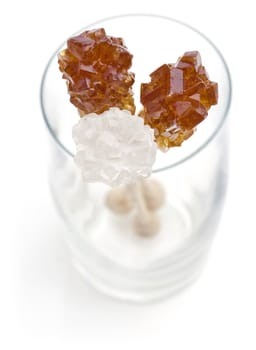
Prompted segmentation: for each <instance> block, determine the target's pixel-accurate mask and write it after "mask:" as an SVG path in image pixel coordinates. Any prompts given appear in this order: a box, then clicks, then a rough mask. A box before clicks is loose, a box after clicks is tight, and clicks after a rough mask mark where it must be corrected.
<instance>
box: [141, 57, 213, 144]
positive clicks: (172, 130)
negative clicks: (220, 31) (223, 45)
mask: <svg viewBox="0 0 256 350" xmlns="http://www.w3.org/2000/svg"><path fill="white" fill-rule="evenodd" d="M150 77H151V82H150V83H147V84H141V103H142V104H143V107H144V109H143V110H142V111H141V112H140V115H141V116H142V117H143V118H144V120H145V123H146V124H148V125H149V126H151V127H152V128H153V129H154V130H155V138H156V142H157V143H158V145H159V147H160V148H161V149H162V150H167V149H168V148H169V147H174V146H180V145H181V143H182V142H183V141H184V140H186V139H188V138H189V137H190V136H191V135H192V134H193V132H194V130H195V127H196V125H197V124H199V123H201V121H203V120H204V119H205V117H206V116H207V114H208V110H209V108H210V107H211V106H212V105H215V104H217V101H218V85H217V83H214V82H212V81H210V80H209V79H208V75H207V73H206V70H205V68H204V67H203V66H202V63H201V57H200V54H199V52H197V51H191V52H186V53H185V54H184V55H183V56H182V57H180V58H179V59H178V61H177V62H176V63H175V64H164V65H162V66H161V67H159V68H158V69H157V70H155V71H154V72H153V73H151V74H150Z"/></svg>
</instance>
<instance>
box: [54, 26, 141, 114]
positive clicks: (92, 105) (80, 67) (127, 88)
mask: <svg viewBox="0 0 256 350" xmlns="http://www.w3.org/2000/svg"><path fill="white" fill-rule="evenodd" d="M58 59H59V60H58V62H59V68H60V71H61V72H62V73H63V78H64V79H66V80H67V86H68V92H69V94H70V102H71V103H73V104H74V105H75V106H76V107H77V108H78V109H79V113H80V115H84V114H88V113H98V114H99V113H102V112H103V111H106V110H108V109H109V108H111V107H118V108H120V109H127V110H129V111H130V112H131V113H132V114H134V113H135V105H134V100H133V93H132V90H131V87H132V85H133V83H134V74H133V73H131V72H128V69H129V68H130V66H131V64H132V55H131V54H130V53H129V52H128V50H127V48H126V47H125V46H124V43H123V40H122V39H121V38H114V37H111V36H107V35H106V32H105V30H104V29H96V30H90V31H85V32H83V33H81V34H80V35H78V36H76V37H73V38H70V39H69V40H68V42H67V49H65V50H63V51H61V52H60V53H59V55H58Z"/></svg>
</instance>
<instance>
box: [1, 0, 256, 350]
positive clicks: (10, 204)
mask: <svg viewBox="0 0 256 350" xmlns="http://www.w3.org/2000/svg"><path fill="white" fill-rule="evenodd" d="M253 3H254V2H253V1H249V0H244V1H239V2H238V1H225V0H222V1H217V0H215V1H206V0H202V1H199V0H190V1H178V0H175V1H172V0H169V1H163V0H157V1H147V3H145V4H143V2H142V1H141V2H139V1H135V2H133V1H131V0H130V1H117V2H115V1H113V0H107V1H102V2H100V1H95V0H94V1H92V0H90V1H89V0H84V1H77V0H72V1H71V0H69V1H66V0H62V1H54V0H52V1H29V0H22V1H11V0H9V1H8V2H7V1H2V2H1V4H0V39H1V40H0V93H1V95H0V105H1V109H0V113H1V122H0V142H1V148H0V152H1V163H0V164H1V171H0V176H1V181H0V190H1V192H0V201H1V202H0V205H1V208H0V209H1V221H0V223H1V231H0V273H1V274H0V348H1V349H3V350H5V349H8V350H9V349H26V350H30V349H37V350H39V349H49V350H52V349H55V350H56V349H62V350H65V349H90V350H94V349H111V350H117V349H118V350H121V349H122V350H126V349H129V350H130V349H133V350H137V349H147V350H151V349H161V350H162V349H175V350H188V349H196V350H206V349H207V350H216V349H220V350H222V349H223V350H224V349H225V350H227V349H232V350H238V349H239V350H240V349H246V350H251V349H254V350H255V348H256V283H255V279H256V273H255V269H256V252H255V251H256V224H255V221H256V220H255V217H256V213H255V195H256V191H255V181H256V172H255V159H256V157H255V150H256V137H255V128H256V108H255V106H256V83H255V81H256V63H255V60H256V49H255V47H256V40H255V35H254V34H253V30H255V29H256V25H255V24H254V23H255V10H254V9H253ZM127 12H129V13H131V12H147V13H155V14H164V15H168V16H170V17H173V18H177V19H180V20H182V21H185V22H188V23H190V24H191V25H193V26H195V27H196V28H198V29H200V30H201V31H202V32H204V33H205V34H206V35H207V36H208V37H210V38H211V39H212V40H213V41H214V42H215V43H216V45H217V46H218V47H219V49H220V50H221V51H222V53H223V55H224V57H225V58H226V60H227V62H228V64H229V67H230V70H231V74H232V79H233V88H234V93H233V103H232V109H231V111H230V116H229V117H230V134H231V164H230V171H231V175H230V181H229V191H228V197H227V202H226V207H225V211H224V216H223V220H222V223H221V226H220V229H219V232H218V235H217V238H216V240H215V243H214V246H213V249H212V252H211V255H210V257H209V261H208V263H207V267H206V269H205V271H204V273H203V275H202V277H201V278H200V280H199V281H198V282H197V283H196V284H195V285H194V286H193V287H191V288H190V289H189V290H188V291H186V292H185V293H184V294H182V295H181V296H179V297H176V298H174V299H172V300H170V301H165V302H162V303H160V304H155V305H147V306H135V305H129V304H122V303H118V302H115V301H112V300H109V299H108V298H106V297H104V296H102V295H99V294H97V293H95V292H94V291H91V290H90V289H88V288H87V287H86V286H85V285H84V283H83V282H82V281H81V280H80V278H79V276H78V275H77V273H76V272H75V271H73V269H72V268H71V267H70V264H69V260H68V257H67V251H66V248H65V245H64V243H63V241H62V233H63V230H65V227H64V225H63V224H62V222H61V220H60V219H59V218H58V216H57V214H56V212H55V209H54V207H53V204H52V202H51V198H50V194H49V190H48V185H47V169H46V168H47V148H48V147H47V146H48V145H47V138H46V132H45V129H44V125H43V122H42V118H41V113H40V108H39V84H40V79H41V74H42V71H43V68H44V66H45V64H46V62H47V60H48V58H49V56H50V55H51V53H52V52H53V51H54V50H55V48H56V46H57V45H59V43H61V42H62V41H63V40H64V39H65V38H66V37H68V36H69V35H70V34H71V33H73V32H74V31H76V30H78V29H80V28H81V27H83V26H84V25H86V24H87V23H89V22H93V21H94V20H98V19H100V18H102V17H106V16H111V15H115V14H120V13H127Z"/></svg>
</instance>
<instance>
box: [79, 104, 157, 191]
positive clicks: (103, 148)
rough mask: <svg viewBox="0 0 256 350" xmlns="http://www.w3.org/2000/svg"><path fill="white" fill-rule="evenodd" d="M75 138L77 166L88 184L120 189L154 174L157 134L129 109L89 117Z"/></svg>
mask: <svg viewBox="0 0 256 350" xmlns="http://www.w3.org/2000/svg"><path fill="white" fill-rule="evenodd" d="M73 139H74V141H75V143H76V146H77V153H76V154H75V157H74V159H75V163H76V164H77V165H78V167H79V168H80V169H81V171H82V175H83V178H84V180H85V181H86V182H103V183H105V184H107V185H110V186H117V185H121V184H128V183H132V182H135V181H136V179H137V178H138V177H148V176H149V175H150V174H151V172H152V166H153V164H154V162H155V158H156V149H157V147H156V144H155V142H154V131H153V129H151V128H150V127H149V126H147V125H144V121H143V118H140V117H138V116H133V115H131V114H130V112H128V111H126V110H120V109H119V108H111V109H110V110H108V111H106V112H103V113H102V114H100V115H98V114H96V113H91V114H87V115H86V116H84V117H83V118H81V119H80V120H79V122H78V123H77V124H76V125H74V127H73Z"/></svg>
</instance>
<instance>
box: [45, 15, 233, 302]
mask: <svg viewBox="0 0 256 350" xmlns="http://www.w3.org/2000/svg"><path fill="white" fill-rule="evenodd" d="M100 27H103V28H105V30H106V32H107V34H109V35H113V36H118V37H122V38H124V40H125V44H126V46H127V47H128V49H129V51H130V52H131V53H132V54H133V55H134V58H133V66H132V69H131V70H132V71H133V72H135V73H136V83H135V86H134V89H133V90H134V92H135V101H136V105H137V106H138V105H139V84H140V83H141V82H147V81H149V74H150V73H151V72H152V71H154V70H155V69H156V68H157V67H159V66H160V65H162V64H163V63H171V62H175V61H176V60H177V58H178V57H179V56H181V55H182V54H183V53H184V52H185V51H193V50H198V51H199V52H200V53H201V56H202V60H203V64H204V65H205V67H206V69H207V71H208V73H209V74H210V79H211V80H212V81H216V82H218V84H219V103H218V105H217V106H214V107H213V108H212V109H211V110H210V113H209V116H208V117H207V118H206V120H205V121H204V122H203V123H202V124H200V125H199V126H198V128H197V131H196V132H195V134H194V135H193V136H192V137H191V138H190V139H189V140H187V141H186V142H184V144H183V145H182V147H177V148H173V149H170V150H169V152H168V153H161V152H160V151H159V152H158V154H157V161H156V163H155V166H154V169H153V175H152V178H155V179H157V180H158V181H159V182H160V183H161V184H162V186H163V188H164V191H165V204H164V206H163V207H162V208H161V209H159V211H158V216H159V218H160V221H161V230H160V232H159V233H158V234H157V235H155V236H154V237H150V238H145V237H141V236H138V235H136V234H135V233H134V229H133V225H132V214H129V215H117V214H114V213H113V212H111V211H110V210H109V209H108V208H107V206H106V195H107V193H108V191H109V188H108V187H107V186H105V185H103V184H100V183H96V184H87V183H84V182H83V181H82V180H81V175H80V172H79V170H78V169H77V167H76V166H75V164H74V162H73V153H74V150H75V145H74V142H73V140H72V136H71V130H72V126H73V125H74V124H75V123H76V122H77V121H78V119H79V117H78V114H77V111H76V109H75V108H74V106H73V105H71V104H70V102H69V97H68V95H67V90H66V85H65V82H64V81H63V80H62V79H61V73H60V72H59V70H58V64H57V53H58V52H59V51H60V50H61V49H63V48H64V47H65V44H63V45H61V46H60V47H59V48H58V49H57V51H56V52H55V53H54V54H53V56H52V58H51V59H50V61H49V63H48V65H47V67H46V69H45V72H44V76H43V79H42V85H41V106H42V112H43V116H44V119H45V122H46V125H47V128H48V131H49V136H50V137H49V140H50V144H51V149H50V150H51V153H50V156H51V157H50V158H51V159H50V166H49V182H50V187H51V192H52V196H53V198H54V201H55V203H56V206H57V208H58V211H59V213H60V214H61V216H62V217H63V219H64V220H65V222H66V224H67V226H68V227H69V233H68V234H67V237H66V239H67V243H68V246H69V248H70V250H71V252H72V262H73V263H74V265H75V266H76V268H77V269H78V270H79V271H80V272H81V274H82V276H84V278H85V279H86V280H87V281H88V282H90V283H91V285H93V286H94V287H96V288H97V289H99V290H101V291H103V292H104V293H106V294H108V295H110V296H112V297H117V298H119V299H125V300H130V301H138V302H148V301H153V300H158V299H161V298H164V297H167V296H170V295H172V294H174V293H177V292H178V291H180V290H182V289H184V287H186V286H188V285H189V284H191V282H193V281H194V280H195V279H196V278H197V276H198V274H199V273H200V271H201V268H202V266H203V262H204V260H205V258H206V256H207V253H208V250H209V248H210V246H211V243H212V240H213V238H214V235H215V233H216V230H217V227H218V224H219V221H220V215H221V212H222V207H223V199H224V197H225V192H226V184H227V162H228V138H227V123H224V121H225V119H226V117H227V113H228V110H229V105H230V99H231V82H230V75H229V71H228V68H227V65H226V63H225V60H224V59H223V57H222V55H221V53H220V52H219V50H218V49H217V48H216V46H215V45H214V44H213V43H212V42H211V41H210V40H209V39H208V38H206V37H205V36H204V35H203V34H202V33H200V32H198V31H197V30H195V29H194V28H192V27H190V26H188V25H187V24H184V23H181V22H179V21H176V20H174V19H170V18H167V17H163V16H156V15H142V14H138V15H134V14H133V15H123V16H116V17H112V18H108V19H104V20H101V21H99V22H95V23H93V24H90V25H88V26H87V27H85V28H83V29H82V30H81V31H83V30H85V29H89V28H100ZM138 109H139V108H138V107H137V110H138Z"/></svg>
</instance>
